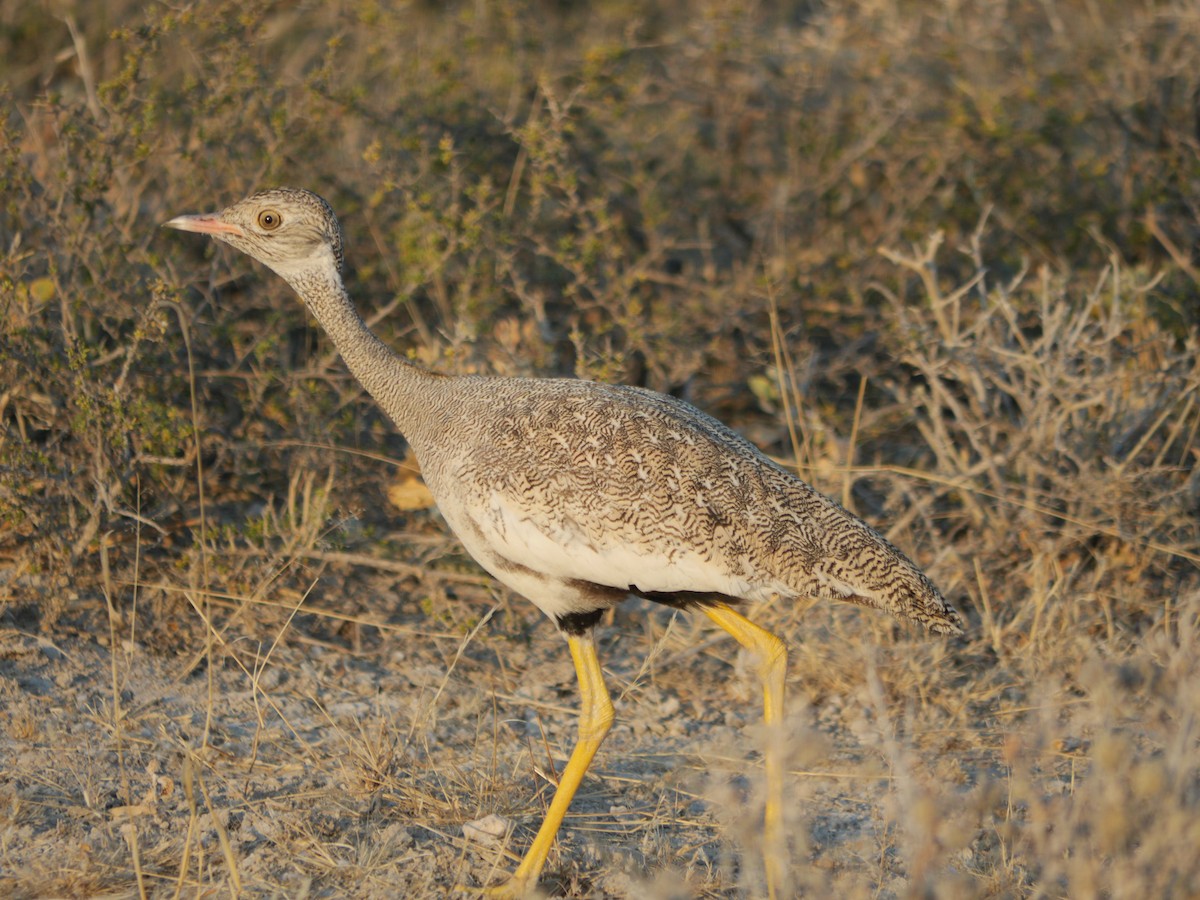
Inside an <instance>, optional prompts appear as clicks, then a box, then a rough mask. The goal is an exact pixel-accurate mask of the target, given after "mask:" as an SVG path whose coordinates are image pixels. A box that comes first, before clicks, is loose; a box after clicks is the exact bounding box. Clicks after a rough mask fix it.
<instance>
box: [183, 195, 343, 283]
mask: <svg viewBox="0 0 1200 900" xmlns="http://www.w3.org/2000/svg"><path fill="white" fill-rule="evenodd" d="M163 224H164V226H165V227H167V228H178V229H180V230H181V231H195V232H199V233H200V234H208V235H212V236H213V237H214V238H216V239H217V240H219V241H224V242H225V243H226V244H229V245H230V246H231V247H234V248H235V249H237V250H241V251H242V252H243V253H245V254H247V255H248V256H252V257H254V258H255V259H257V260H258V261H259V262H261V263H262V264H263V265H265V266H268V267H269V268H271V269H272V270H274V271H275V272H276V273H277V274H279V275H280V276H282V277H283V278H284V279H286V280H287V281H288V283H290V284H292V285H293V286H295V285H296V284H297V282H303V281H306V280H308V279H311V278H314V277H318V278H319V277H321V276H328V275H330V274H333V275H334V276H336V277H337V278H338V279H339V280H340V277H341V272H342V229H341V227H340V226H339V225H338V221H337V217H336V216H334V214H333V210H332V209H330V208H329V204H328V203H326V202H325V201H324V200H322V199H321V198H320V197H318V196H317V195H316V194H314V193H312V192H311V191H303V190H299V189H296V188H275V189H273V190H269V191H260V192H259V193H257V194H254V195H253V196H251V197H247V198H246V199H245V200H241V201H239V202H237V203H235V204H233V206H230V207H228V208H227V209H224V210H222V211H221V212H218V213H203V214H201V215H189V216H177V217H176V218H174V219H171V221H169V222H164V223H163Z"/></svg>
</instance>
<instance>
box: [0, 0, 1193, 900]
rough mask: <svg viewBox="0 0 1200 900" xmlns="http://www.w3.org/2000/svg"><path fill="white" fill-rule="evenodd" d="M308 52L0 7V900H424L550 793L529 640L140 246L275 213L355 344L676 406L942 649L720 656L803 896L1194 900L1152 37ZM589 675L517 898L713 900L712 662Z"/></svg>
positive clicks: (270, 285) (1151, 13)
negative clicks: (338, 306)
mask: <svg viewBox="0 0 1200 900" xmlns="http://www.w3.org/2000/svg"><path fill="white" fill-rule="evenodd" d="M317 6H319V8H314V6H313V5H312V4H299V5H297V4H287V3H268V2H265V0H253V2H245V0H238V2H232V0H230V2H223V0H214V2H212V3H207V4H201V5H195V6H182V7H180V6H160V7H150V8H148V9H147V8H146V7H145V5H144V4H135V3H131V2H130V3H111V4H108V5H107V6H106V10H107V11H106V12H105V13H104V15H106V16H107V17H108V18H107V19H101V18H96V16H97V13H96V12H95V11H94V10H92V8H91V7H85V6H83V5H80V6H79V7H78V9H76V10H75V12H74V14H73V17H72V15H69V14H65V13H62V11H61V10H59V8H58V7H55V10H54V12H53V13H52V12H51V11H50V10H49V8H48V7H45V6H43V5H39V4H31V3H17V2H13V0H0V45H2V46H0V59H3V60H4V62H3V63H0V65H2V66H3V67H4V72H5V75H6V77H5V79H4V84H5V87H4V88H3V89H2V90H3V92H4V98H5V101H6V102H5V107H4V115H5V120H4V128H3V130H2V132H0V186H2V187H3V191H2V196H3V205H2V207H0V248H2V249H0V759H2V760H4V763H3V764H2V765H0V892H2V893H4V895H5V896H13V897H41V896H95V895H103V896H151V895H153V896H160V897H179V896H196V895H200V894H206V895H218V896H225V895H230V896H244V895H272V896H288V897H306V896H346V895H350V896H363V897H366V896H381V897H385V896H386V897H393V896H407V897H441V896H445V895H446V894H447V892H448V891H449V889H450V888H451V887H452V886H453V885H455V884H460V883H461V884H478V883H483V882H487V881H490V880H494V879H496V878H497V877H498V876H499V875H500V874H501V873H503V872H505V871H508V870H510V869H511V868H512V866H513V865H514V863H515V860H516V859H517V857H519V855H520V853H521V852H522V850H523V849H524V847H525V846H527V843H528V840H529V839H530V837H531V835H532V829H533V828H534V827H535V826H536V824H537V822H538V821H539V820H540V818H541V813H542V810H543V809H544V806H545V804H546V803H547V802H548V799H549V796H550V794H551V792H552V783H553V780H554V778H555V773H556V772H557V771H559V770H560V769H561V766H562V764H563V760H564V759H565V757H566V755H567V753H568V752H569V749H570V746H569V745H570V742H571V740H572V739H573V737H574V714H575V712H574V711H575V705H576V693H575V684H574V675H573V673H572V670H571V666H570V662H569V659H568V657H567V655H566V654H565V653H564V652H563V647H562V646H561V641H560V640H559V639H558V638H557V636H556V635H555V634H554V632H553V630H552V629H551V628H550V627H549V626H548V625H547V624H546V623H545V622H543V621H540V620H539V617H538V615H537V613H536V612H535V611H534V610H533V609H532V607H531V606H530V605H529V604H527V603H526V602H525V601H523V600H521V599H520V598H512V597H509V596H507V595H505V594H503V593H502V592H500V591H499V590H498V589H497V587H496V586H495V585H494V584H493V583H491V581H490V580H489V579H488V578H487V577H486V576H484V575H483V574H482V573H481V572H480V571H479V570H478V569H477V568H476V567H475V566H474V565H473V564H472V563H471V562H470V561H469V560H468V559H467V558H466V557H465V556H464V555H463V552H462V550H461V549H460V548H459V547H458V546H457V544H456V543H455V542H454V540H453V539H452V538H450V537H449V536H448V535H447V534H446V532H445V530H444V528H443V527H442V525H441V523H440V522H439V521H438V518H437V515H436V513H435V512H434V511H431V510H429V509H426V508H423V507H422V504H421V502H420V495H419V492H417V491H416V490H415V489H414V488H413V486H412V483H411V481H409V482H406V483H405V484H406V486H405V487H403V489H401V490H399V491H397V492H394V494H393V496H396V497H398V498H400V499H402V500H404V501H405V503H406V505H407V506H409V507H411V508H408V509H405V510H402V511H401V510H397V509H394V508H392V507H390V506H389V505H388V504H386V503H384V502H383V501H382V500H380V499H379V498H382V497H383V496H384V495H385V493H386V488H387V485H388V484H389V483H390V482H394V481H395V480H396V479H397V478H398V477H405V476H403V473H404V466H405V463H403V462H401V461H402V460H404V458H405V452H404V443H403V440H402V438H400V437H399V436H397V435H395V434H394V433H393V432H392V431H391V429H390V427H389V426H388V425H387V423H386V422H385V421H384V420H383V418H382V417H381V416H380V414H379V413H378V411H377V410H376V409H375V408H374V407H373V406H372V405H371V404H370V403H369V402H368V401H367V400H366V399H365V398H364V397H363V395H362V393H361V391H360V390H359V388H358V387H357V385H355V384H354V382H353V381H352V380H351V379H350V377H349V376H348V374H347V373H346V372H345V370H344V368H343V367H342V365H341V363H340V362H339V361H338V360H337V358H336V356H335V355H334V354H333V352H332V350H331V348H330V347H329V345H328V344H327V343H326V342H325V341H324V339H323V338H322V336H321V335H320V334H318V333H317V332H316V330H315V329H314V328H313V326H312V325H311V323H310V322H309V321H308V320H307V319H306V315H305V312H304V310H303V309H302V308H301V307H300V305H299V304H297V303H296V302H295V300H294V298H292V297H291V296H290V295H289V292H288V290H287V288H286V287H285V286H284V285H283V284H282V283H280V282H279V280H278V279H275V278H273V277H270V276H269V274H268V273H266V272H265V271H264V270H262V269H260V268H257V267H255V266H254V265H253V264H251V263H250V262H248V261H247V260H246V259H244V258H242V257H239V256H237V255H235V254H232V253H225V252H214V251H212V250H211V249H209V248H207V247H205V246H204V245H203V244H201V243H200V242H192V241H179V240H176V239H174V238H172V237H171V236H170V235H167V234H164V233H161V232H160V230H159V229H158V227H157V226H158V223H160V222H162V221H164V220H165V219H167V218H169V217H171V216H173V215H176V214H179V213H184V212H195V211H201V210H202V209H207V208H211V207H217V206H220V205H222V204H224V203H226V202H229V201H232V200H234V199H237V198H239V197H241V196H242V195H244V194H245V193H247V192H248V191H250V190H252V189H254V188H258V187H262V186H267V185H272V184H292V185H297V186H306V187H310V188H312V189H315V190H317V191H319V192H320V193H322V194H324V195H325V196H327V197H328V198H329V199H330V200H331V201H332V203H333V205H334V207H335V208H336V209H337V210H338V211H339V213H340V214H341V217H342V219H343V224H344V226H345V228H346V230H347V235H348V246H349V256H350V261H351V267H352V272H351V276H350V281H351V289H352V291H353V293H354V295H355V296H356V297H358V298H360V302H361V305H362V308H363V311H364V313H365V314H367V315H368V316H369V318H370V319H371V321H372V322H373V323H374V324H375V326H376V327H377V328H378V330H379V331H380V332H381V333H382V334H383V335H384V336H385V338H386V339H387V340H388V341H389V342H390V343H392V344H393V345H394V346H397V347H398V348H401V349H403V350H404V351H405V352H408V353H409V354H411V355H412V356H413V357H414V358H416V359H418V360H421V361H423V362H425V363H428V364H432V365H436V366H438V367H439V368H442V369H444V370H447V371H459V372H467V371H481V372H502V373H525V374H561V373H577V374H579V375H581V376H585V377H592V378H601V379H609V380H619V381H625V382H630V383H640V384H646V385H648V386H651V387H654V388H656V389H659V390H667V391H671V392H673V393H676V394H678V395H680V396H684V397H686V398H688V399H690V400H692V401H693V402H696V403H697V404H698V405H700V406H701V407H703V408H704V409H706V410H708V411H710V412H712V413H714V414H716V415H718V416H720V417H721V418H723V419H725V420H726V421H729V422H730V423H732V424H733V425H735V426H736V427H737V428H739V429H740V430H742V431H743V432H744V433H745V434H747V435H748V436H750V437H751V438H752V439H753V440H755V441H756V442H757V443H759V444H760V445H761V446H763V447H764V448H765V449H767V450H768V451H769V452H772V453H776V454H778V455H779V456H780V458H784V459H788V460H790V461H794V462H795V464H796V465H797V466H798V467H799V469H800V471H801V472H802V474H803V475H804V476H805V477H807V478H808V479H809V480H811V481H812V482H813V483H815V484H816V485H817V486H819V487H820V488H821V489H823V490H825V491H827V492H828V493H831V494H833V495H835V496H838V497H840V498H842V499H843V500H844V502H846V503H847V504H849V505H850V506H852V507H853V508H855V509H856V510H857V511H858V512H860V513H861V514H862V515H864V516H865V517H866V518H868V519H869V520H871V521H873V522H875V523H878V524H880V525H881V527H883V528H884V529H885V530H886V531H887V532H888V534H889V536H890V537H891V538H892V539H893V540H894V541H895V542H896V543H898V544H900V545H901V546H903V547H905V548H906V549H908V550H911V551H912V552H913V555H914V556H915V557H916V558H917V559H918V560H919V561H920V562H921V563H922V564H923V565H924V566H925V567H926V568H927V570H928V571H929V573H930V574H931V576H932V577H933V578H934V580H935V581H936V582H937V583H938V584H939V585H940V586H941V587H942V588H943V590H944V592H945V593H946V594H947V595H948V596H949V597H951V598H952V599H953V600H954V602H955V603H956V604H957V605H958V606H959V608H960V609H962V610H963V611H964V613H965V614H966V616H967V619H968V620H969V622H970V623H971V626H972V627H971V631H970V633H969V634H968V635H967V636H966V637H965V638H963V639H962V640H960V641H955V642H945V641H941V640H935V639H928V638H926V637H924V636H923V635H920V634H917V633H916V632H914V631H912V630H911V629H909V628H908V627H906V626H903V625H900V624H898V623H895V622H893V621H891V620H889V619H886V618H884V617H882V616H879V615H873V614H871V613H868V612H864V611H861V610H857V609H849V608H830V607H828V606H815V607H809V606H807V605H805V604H800V605H797V606H794V607H793V606H781V605H775V606H769V607H766V608H762V609H758V610H754V611H753V612H754V616H755V618H756V619H757V620H758V621H760V622H762V623H763V624H765V625H767V626H769V627H772V628H774V629H776V630H778V631H779V632H780V633H781V634H782V635H784V636H785V637H786V638H787V639H788V642H789V644H790V646H791V648H792V657H791V666H790V672H791V677H790V689H791V701H790V707H789V718H788V722H787V727H788V729H789V735H790V739H789V742H788V746H789V752H790V758H789V770H790V772H791V777H790V778H789V781H788V786H787V792H788V796H787V797H786V804H785V808H786V817H787V821H788V824H789V826H790V827H789V833H790V835H791V845H790V847H789V854H790V859H791V866H790V868H789V871H790V876H791V879H792V885H791V887H792V888H793V889H794V891H795V892H796V893H798V894H799V893H802V894H804V895H806V896H815V897H824V896H838V897H848V898H855V897H878V896H885V897H896V896H922V897H924V896H930V897H955V898H958V897H988V896H1021V897H1026V896H1028V897H1089V896H1107V897H1113V898H1123V897H1129V898H1139V900H1140V898H1144V897H1160V896H1161V897H1166V896H1194V895H1198V894H1200V863H1198V862H1197V857H1196V853H1195V847H1196V846H1198V845H1200V725H1198V724H1197V723H1200V662H1198V660H1200V634H1198V629H1200V578H1198V577H1197V574H1198V567H1197V563H1198V562H1200V529H1198V527H1197V514H1198V512H1200V486H1198V482H1197V478H1196V475H1195V472H1196V466H1195V463H1196V459H1197V453H1198V451H1200V441H1198V440H1197V430H1198V428H1200V366H1198V360H1200V352H1198V351H1200V344H1198V332H1197V316H1196V313H1195V310H1196V309H1197V288H1198V286H1200V264H1198V263H1197V262H1195V260H1194V258H1193V253H1194V245H1195V242H1196V237H1197V234H1198V232H1197V197H1200V178H1198V176H1197V173H1198V172H1200V138H1198V131H1200V125H1198V124H1197V115H1198V112H1197V108H1196V98H1197V97H1198V96H1200V79H1198V75H1197V73H1200V15H1198V14H1197V12H1196V10H1195V8H1194V5H1193V4H1184V3H1178V4H1173V3H1149V2H1137V3H1129V4H1115V3H1103V2H1100V3H1083V2H1072V0H1046V2H1041V3H1022V2H1014V3H1010V4H1000V5H998V4H994V3H983V2H966V3H958V4H943V5H941V6H937V7H932V6H929V5H927V4H912V3H907V2H903V0H879V2H858V3H851V4H829V5H828V6H827V7H821V6H818V5H813V6H812V7H811V8H809V7H800V8H794V7H792V6H790V5H787V4H779V5H773V4H761V5H758V6H756V7H754V8H752V9H746V8H745V5H744V4H732V3H726V2H719V0H712V2H697V3H683V2H674V3H671V2H666V3H661V4H657V5H654V6H651V7H646V6H645V5H644V4H628V3H623V2H617V0H610V2H604V3H597V4H586V5H576V4H565V3H551V2H533V0H529V2H523V3H510V4H449V5H434V4H412V5H392V4H376V3H368V2H347V3H344V4H328V5H323V6H321V5H317ZM56 16H58V17H56ZM408 477H410V476H408ZM600 648H601V655H602V659H603V661H604V663H605V667H606V673H607V676H608V678H609V680H610V687H611V688H612V693H613V695H614V698H615V699H616V701H617V708H618V712H617V715H618V718H617V723H616V727H615V728H614V730H613V732H612V734H611V736H610V738H609V741H608V743H606V745H605V747H604V748H603V750H602V751H601V753H600V756H599V757H598V759H597V763H596V766H595V769H594V770H593V773H592V776H591V777H589V779H587V781H585V783H584V786H583V790H582V792H581V795H580V796H579V798H578V799H577V802H576V804H575V806H574V807H573V809H572V813H571V815H570V816H569V817H568V820H567V824H566V826H565V828H564V830H563V833H562V835H561V839H560V844H559V849H558V850H557V851H556V852H555V854H554V855H553V856H552V857H551V864H550V869H549V876H548V878H547V881H546V884H545V887H546V889H547V890H548V891H551V892H558V893H561V894H562V895H565V896H569V897H626V896H628V897H638V898H641V897H662V898H671V897H728V896H756V895H758V894H759V893H760V891H761V879H762V873H761V870H760V869H761V863H760V861H759V859H758V852H757V845H758V841H759V840H760V837H761V835H760V826H759V823H760V821H761V810H762V802H763V799H762V796H761V782H760V778H759V774H758V772H759V770H758V765H759V763H758V756H757V752H756V748H757V747H758V746H759V742H758V732H757V730H756V727H755V724H756V721H757V717H758V709H757V705H758V700H757V698H756V697H755V696H754V690H753V687H752V684H751V683H750V680H749V679H746V678H743V677H741V676H742V675H743V674H744V673H743V672H742V670H741V665H740V661H739V659H738V656H737V654H736V653H735V652H734V651H733V649H732V648H731V647H730V643H729V641H728V640H726V639H724V638H723V637H721V636H718V635H715V634H713V632H712V631H711V629H710V628H708V627H707V626H706V625H705V624H704V623H703V622H702V621H698V620H695V619H692V618H689V617H687V616H676V615H674V614H672V613H671V612H670V611H668V610H663V609H657V608H652V607H649V606H647V605H645V604H640V603H630V604H628V605H627V606H625V607H622V608H621V609H619V610H617V611H616V612H615V613H614V615H613V616H612V621H611V622H609V623H606V626H605V627H604V628H603V629H602V633H601V638H600ZM492 813H498V814H500V815H501V816H503V817H504V822H502V824H504V823H507V825H508V826H509V827H510V829H511V833H510V834H508V835H507V836H503V837H501V838H499V839H498V840H497V841H495V842H492V843H489V842H487V841H485V840H480V839H469V838H467V837H464V835H463V831H462V825H463V824H464V823H467V822H472V821H475V820H479V819H482V818H484V817H485V816H487V815H489V814H492Z"/></svg>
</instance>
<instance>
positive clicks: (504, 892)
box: [454, 875, 545, 900]
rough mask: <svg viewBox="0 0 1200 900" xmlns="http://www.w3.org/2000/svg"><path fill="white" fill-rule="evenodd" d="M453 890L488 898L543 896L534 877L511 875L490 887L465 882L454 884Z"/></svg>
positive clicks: (514, 899) (529, 899) (530, 899)
mask: <svg viewBox="0 0 1200 900" xmlns="http://www.w3.org/2000/svg"><path fill="white" fill-rule="evenodd" d="M454 890H455V892H457V893H460V894H473V895H474V896H476V897H488V898H490V900H535V898H538V897H544V896H545V894H543V893H542V892H541V891H539V890H538V887H537V879H536V878H532V879H531V878H522V877H519V876H517V875H513V876H512V877H511V878H508V879H507V880H506V881H503V882H501V883H500V884H493V885H491V886H490V887H472V886H470V885H466V884H456V885H455V886H454Z"/></svg>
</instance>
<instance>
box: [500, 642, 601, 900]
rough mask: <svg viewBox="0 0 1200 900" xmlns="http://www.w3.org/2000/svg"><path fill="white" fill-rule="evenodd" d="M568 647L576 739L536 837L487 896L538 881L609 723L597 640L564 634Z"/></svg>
mask: <svg viewBox="0 0 1200 900" xmlns="http://www.w3.org/2000/svg"><path fill="white" fill-rule="evenodd" d="M567 643H568V644H569V645H570V647H571V658H572V659H573V660H575V674H576V675H577V676H578V677H579V693H580V698H581V705H580V710H579V741H578V742H577V743H576V744H575V749H574V750H573V751H572V752H571V758H570V760H568V761H567V768H566V769H565V770H563V773H562V777H561V778H560V779H559V780H558V790H556V791H555V792H554V799H553V800H552V801H550V809H549V810H548V811H547V812H546V818H545V820H544V821H543V822H542V827H541V828H539V829H538V833H537V837H535V838H534V839H533V844H532V845H530V847H529V852H528V853H526V854H525V858H524V859H523V860H521V864H520V865H519V866H518V867H517V871H516V872H514V873H513V876H512V878H510V879H509V880H508V881H506V882H505V883H504V884H502V885H499V886H497V887H494V888H489V889H488V890H486V891H484V893H485V894H487V895H488V896H490V897H505V898H507V897H512V898H519V897H524V896H525V895H527V894H528V893H529V892H530V891H532V890H533V888H534V886H535V885H536V884H537V880H538V876H539V875H541V874H542V867H543V866H544V865H546V857H548V856H549V855H550V848H551V847H553V846H554V837H555V835H557V834H558V828H559V826H560V825H562V821H563V817H564V816H565V815H566V814H567V807H568V806H570V805H571V800H572V799H573V798H574V796H575V791H576V790H577V789H578V788H579V783H580V782H581V781H583V775H584V773H585V772H587V770H588V766H589V765H591V763H592V757H593V756H595V755H596V751H597V750H598V749H599V748H600V744H601V743H602V742H603V741H604V736H605V735H607V734H608V730H609V729H610V728H611V727H612V721H613V705H612V701H611V700H609V699H608V689H607V688H605V686H604V675H603V674H601V672H600V660H599V659H598V658H597V657H596V644H595V642H594V641H593V640H592V634H591V632H590V631H589V632H588V633H587V634H583V635H571V636H570V637H568V638H567Z"/></svg>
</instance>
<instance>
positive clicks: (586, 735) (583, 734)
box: [579, 702, 616, 741]
mask: <svg viewBox="0 0 1200 900" xmlns="http://www.w3.org/2000/svg"><path fill="white" fill-rule="evenodd" d="M615 716H616V714H615V712H614V710H613V705H612V703H611V702H607V703H601V704H598V705H597V706H595V707H593V708H592V709H591V710H589V713H588V715H586V716H582V717H581V718H580V719H579V739H580V740H588V741H600V740H603V739H604V736H605V735H606V734H608V732H609V729H611V728H612V724H613V719H614V718H615Z"/></svg>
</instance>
